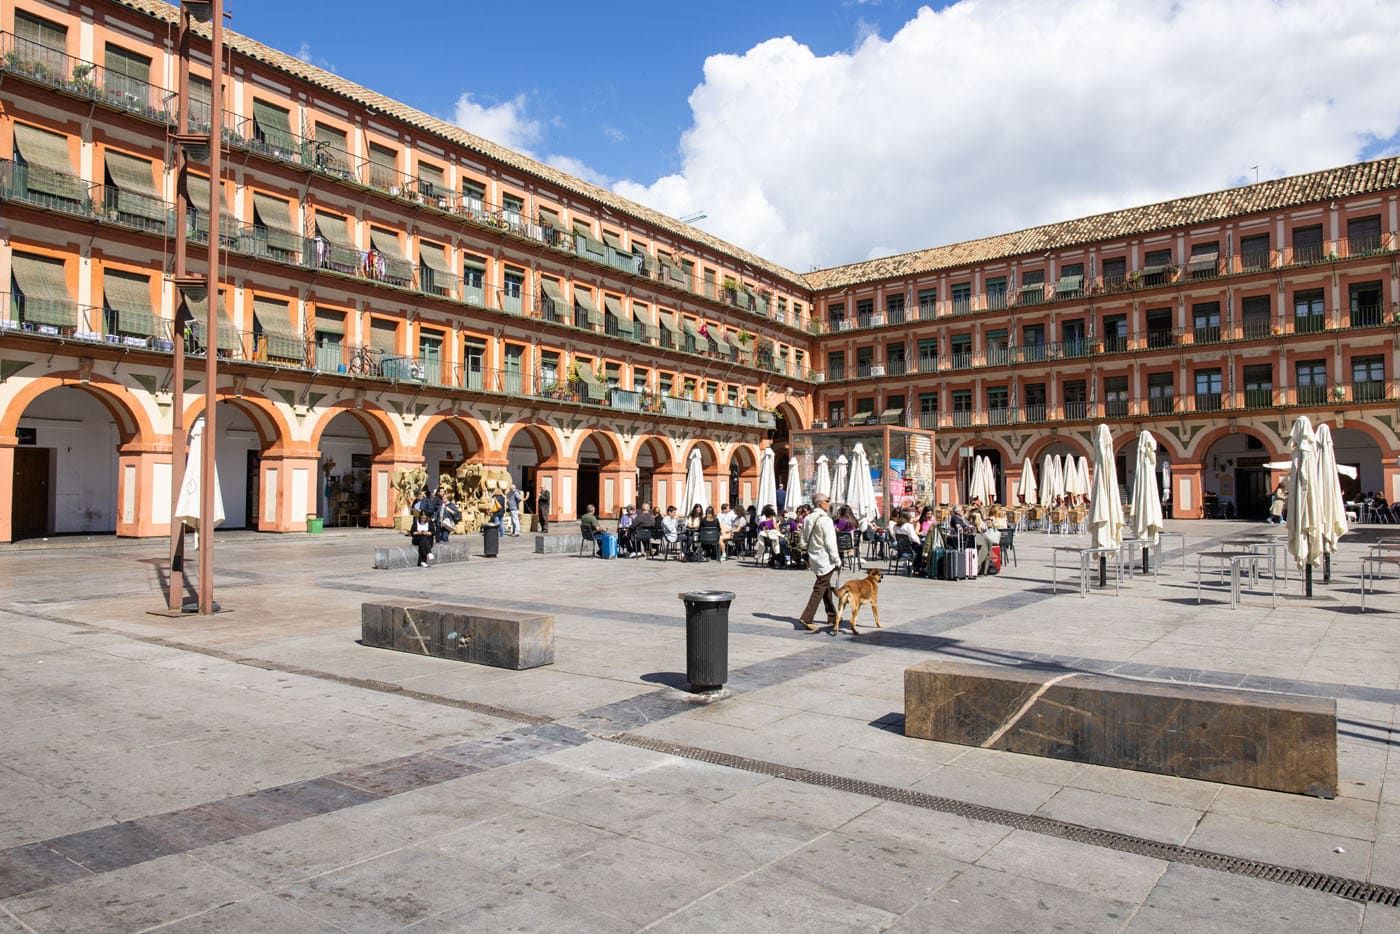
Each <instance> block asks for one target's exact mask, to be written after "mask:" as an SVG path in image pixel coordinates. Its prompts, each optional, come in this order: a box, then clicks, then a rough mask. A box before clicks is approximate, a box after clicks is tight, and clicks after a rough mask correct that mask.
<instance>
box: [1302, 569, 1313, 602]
mask: <svg viewBox="0 0 1400 934" xmlns="http://www.w3.org/2000/svg"><path fill="white" fill-rule="evenodd" d="M1312 595H1313V594H1312V564H1308V566H1307V567H1305V568H1304V569H1303V596H1305V597H1311V596H1312Z"/></svg>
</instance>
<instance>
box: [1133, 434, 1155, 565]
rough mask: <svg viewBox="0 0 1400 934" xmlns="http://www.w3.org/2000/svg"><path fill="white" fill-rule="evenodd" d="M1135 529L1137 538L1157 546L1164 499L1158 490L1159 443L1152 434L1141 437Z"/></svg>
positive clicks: (1135, 482) (1135, 478) (1136, 471)
mask: <svg viewBox="0 0 1400 934" xmlns="http://www.w3.org/2000/svg"><path fill="white" fill-rule="evenodd" d="M1131 528H1132V531H1133V538H1138V539H1143V540H1144V541H1149V542H1151V543H1152V544H1154V545H1155V544H1157V536H1158V535H1160V534H1161V532H1162V495H1161V492H1160V491H1159V490H1158V489H1157V439H1156V438H1154V437H1152V434H1151V432H1148V431H1144V432H1143V433H1142V434H1140V435H1138V446H1137V463H1136V468H1135V469H1134V471H1133V518H1132V521H1131Z"/></svg>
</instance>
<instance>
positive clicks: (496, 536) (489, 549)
mask: <svg viewBox="0 0 1400 934" xmlns="http://www.w3.org/2000/svg"><path fill="white" fill-rule="evenodd" d="M500 550H501V527H500V526H499V525H492V524H490V523H488V524H486V525H483V526H482V527H481V554H482V555H483V556H484V557H487V558H494V557H496V555H497V554H498V553H499V552H500Z"/></svg>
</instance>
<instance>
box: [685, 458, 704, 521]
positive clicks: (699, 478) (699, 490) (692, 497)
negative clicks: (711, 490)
mask: <svg viewBox="0 0 1400 934" xmlns="http://www.w3.org/2000/svg"><path fill="white" fill-rule="evenodd" d="M697 505H698V506H708V505H709V503H707V502H705V469H704V467H703V466H702V465H701V463H700V452H699V450H694V451H691V452H690V457H689V458H688V459H687V460H686V464H685V495H684V497H683V498H682V499H681V513H682V515H684V514H685V513H688V512H690V511H691V510H692V509H694V508H695V507H696V506H697Z"/></svg>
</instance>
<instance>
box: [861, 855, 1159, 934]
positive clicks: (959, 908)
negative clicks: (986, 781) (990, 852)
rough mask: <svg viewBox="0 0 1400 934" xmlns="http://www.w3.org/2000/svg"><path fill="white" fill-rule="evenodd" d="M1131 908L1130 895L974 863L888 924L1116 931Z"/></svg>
mask: <svg viewBox="0 0 1400 934" xmlns="http://www.w3.org/2000/svg"><path fill="white" fill-rule="evenodd" d="M1135 908H1136V905H1134V904H1133V903H1132V902H1129V901H1120V900H1117V899H1112V898H1103V897H1101V896H1096V895H1089V894H1086V893H1084V892H1082V891H1077V890H1075V889H1067V888H1063V887H1061V886H1058V885H1051V884H1048V883H1045V882H1039V881H1036V880H1034V879H1028V878H1025V877H1024V876H1015V875H1010V874H1008V873H1004V872H999V871H996V870H992V869H984V868H982V867H978V866H974V867H971V868H969V869H968V870H967V871H965V872H962V873H959V874H958V875H957V876H955V877H954V878H953V879H952V880H950V881H949V882H948V884H947V885H944V886H942V887H941V888H938V889H936V890H935V891H934V892H933V893H932V894H931V895H929V896H928V898H926V899H924V901H923V902H921V903H920V904H918V905H916V906H915V907H914V908H912V909H911V910H910V911H909V912H908V913H906V914H905V915H904V916H903V917H902V918H901V919H900V920H899V922H898V923H897V924H895V925H893V926H892V927H891V928H889V930H891V931H899V932H906V931H908V932H913V931H958V932H960V934H981V932H986V934H1002V932H1005V931H1049V930H1061V931H1083V932H1100V931H1102V932H1110V931H1115V932H1116V931H1121V930H1122V928H1123V926H1124V925H1125V924H1126V922H1127V921H1128V919H1129V918H1131V917H1132V914H1133V910H1134V909H1135Z"/></svg>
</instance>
